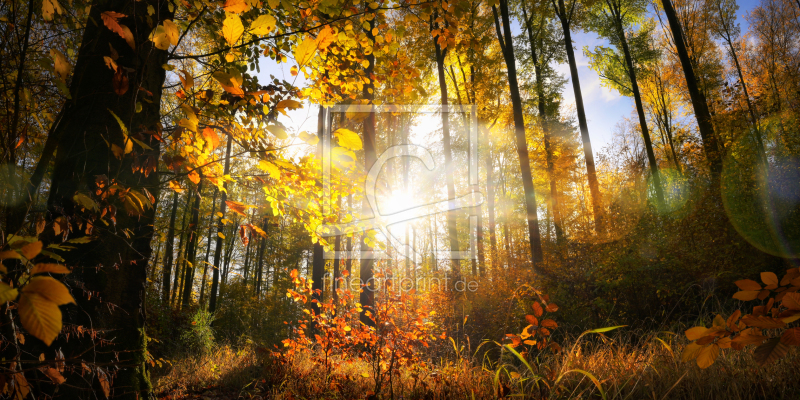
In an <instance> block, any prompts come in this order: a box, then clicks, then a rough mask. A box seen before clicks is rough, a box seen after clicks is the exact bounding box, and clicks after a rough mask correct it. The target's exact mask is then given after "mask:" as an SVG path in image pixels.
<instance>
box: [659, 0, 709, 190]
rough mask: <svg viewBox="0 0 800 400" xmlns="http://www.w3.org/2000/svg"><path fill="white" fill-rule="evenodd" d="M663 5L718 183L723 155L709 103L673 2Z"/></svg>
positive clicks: (706, 150) (704, 145)
mask: <svg viewBox="0 0 800 400" xmlns="http://www.w3.org/2000/svg"><path fill="white" fill-rule="evenodd" d="M662 4H663V5H664V14H665V15H666V16H667V21H668V22H669V28H670V30H671V31H672V37H673V39H674V42H675V49H676V50H677V52H678V59H679V60H680V62H681V66H682V67H683V73H684V76H685V78H686V87H687V89H688V90H689V97H690V98H691V99H692V108H693V110H694V116H695V118H697V126H698V128H699V130H700V137H701V138H702V139H703V151H704V152H705V153H706V158H707V159H708V163H709V169H710V171H711V177H712V180H713V181H714V182H715V183H716V182H719V177H720V174H721V173H722V155H721V154H720V151H719V145H718V143H717V136H716V134H715V133H714V126H713V125H712V124H711V113H710V112H709V111H708V103H707V102H706V97H705V95H703V92H701V91H700V88H699V86H698V84H697V77H696V76H695V74H694V67H692V62H691V59H690V58H689V52H688V51H687V50H686V42H685V41H684V37H683V28H681V23H680V21H679V20H678V16H677V14H676V13H675V8H673V6H672V1H671V0H662ZM714 191H715V192H718V191H719V188H715V189H714Z"/></svg>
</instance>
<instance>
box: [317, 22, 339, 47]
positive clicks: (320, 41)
mask: <svg viewBox="0 0 800 400" xmlns="http://www.w3.org/2000/svg"><path fill="white" fill-rule="evenodd" d="M335 39H336V36H334V34H333V29H331V27H330V25H327V26H325V27H324V28H322V30H321V31H319V34H318V35H317V47H318V48H319V49H321V50H324V49H326V48H327V47H328V46H330V44H331V43H333V41H334V40H335Z"/></svg>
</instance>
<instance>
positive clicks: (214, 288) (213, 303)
mask: <svg viewBox="0 0 800 400" xmlns="http://www.w3.org/2000/svg"><path fill="white" fill-rule="evenodd" d="M232 143H233V136H231V135H228V144H227V147H226V148H225V168H224V172H223V173H224V174H225V175H228V174H230V172H231V145H232ZM223 188H224V189H225V190H223V191H222V197H221V198H220V202H219V211H220V212H221V213H222V216H221V217H220V218H219V220H218V221H217V243H216V245H215V246H214V272H213V273H212V274H211V293H209V298H208V312H210V313H212V314H213V313H214V311H216V310H217V292H218V291H219V272H220V271H219V267H220V263H219V261H220V256H221V255H222V237H221V236H220V235H219V234H220V233H223V231H224V229H225V225H223V224H222V219H223V218H225V209H226V208H227V204H225V201H227V200H228V191H227V189H228V182H227V181H226V182H225V183H224V184H223ZM223 234H224V233H223Z"/></svg>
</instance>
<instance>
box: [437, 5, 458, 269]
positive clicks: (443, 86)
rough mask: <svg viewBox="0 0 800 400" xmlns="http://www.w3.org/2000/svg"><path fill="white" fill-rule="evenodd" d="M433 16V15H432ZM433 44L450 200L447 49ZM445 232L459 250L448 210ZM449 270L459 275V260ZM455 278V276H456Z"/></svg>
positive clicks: (452, 186)
mask: <svg viewBox="0 0 800 400" xmlns="http://www.w3.org/2000/svg"><path fill="white" fill-rule="evenodd" d="M434 18H435V15H434ZM433 28H434V26H433V22H431V30H433ZM433 46H434V49H435V52H436V69H437V71H438V75H439V89H440V91H441V105H442V146H443V148H444V168H445V182H446V184H447V198H448V199H450V200H451V201H452V200H454V199H455V198H456V186H455V182H454V180H453V174H454V172H455V171H453V151H452V149H451V148H450V113H449V112H448V111H449V109H448V95H447V81H446V80H445V75H444V58H445V56H446V53H447V49H444V50H442V48H441V46H439V42H438V41H437V40H436V37H434V38H433ZM446 216H447V233H448V237H449V238H450V251H451V252H456V251H459V250H460V248H459V247H458V225H457V222H456V215H455V213H454V212H453V211H448V212H447V214H446ZM450 263H451V265H450V268H451V270H452V271H453V272H454V273H455V274H456V275H457V276H458V275H461V271H459V261H458V260H457V259H454V258H451V260H450ZM456 278H457V277H456Z"/></svg>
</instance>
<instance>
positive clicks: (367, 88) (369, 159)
mask: <svg viewBox="0 0 800 400" xmlns="http://www.w3.org/2000/svg"><path fill="white" fill-rule="evenodd" d="M374 25H375V20H370V21H369V29H366V34H367V37H368V38H369V39H370V40H374V39H375V38H374V36H373V35H372V29H373V28H374ZM367 61H368V62H369V66H368V67H367V68H366V70H365V71H364V73H365V75H366V76H369V77H371V76H372V74H373V72H374V70H375V54H374V53H370V54H369V55H368V56H367ZM374 88H375V84H374V82H372V80H370V82H369V83H367V84H365V85H364V88H363V91H362V97H363V98H364V99H365V100H367V101H368V102H369V104H372V101H373V100H374V99H375V93H374ZM363 141H364V170H365V171H369V170H370V168H372V165H373V164H375V161H376V160H377V158H378V156H377V153H376V146H375V113H373V112H370V113H369V114H368V115H367V118H365V119H364V127H363ZM361 207H362V210H363V211H364V213H365V215H369V213H370V212H377V210H375V211H373V210H371V209H370V205H369V202H367V200H366V199H364V200H363V201H362V203H361ZM366 237H367V234H366V232H364V233H363V234H362V235H361V252H362V254H368V256H367V258H366V259H363V258H362V259H361V262H360V263H359V264H360V266H359V279H360V280H361V287H362V290H361V294H360V295H359V303H361V306H362V308H363V311H362V312H361V315H360V316H359V319H360V320H361V322H362V323H364V324H365V325H369V326H375V320H374V319H372V317H371V316H369V315H367V312H369V313H370V314H372V313H374V307H375V280H374V279H373V277H374V271H373V270H372V268H373V266H374V265H375V260H374V259H373V257H372V247H370V246H369V244H367V242H366V241H365V240H364V239H365V238H366Z"/></svg>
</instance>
